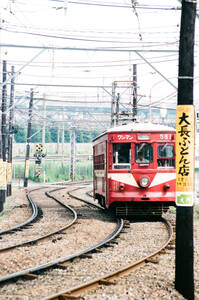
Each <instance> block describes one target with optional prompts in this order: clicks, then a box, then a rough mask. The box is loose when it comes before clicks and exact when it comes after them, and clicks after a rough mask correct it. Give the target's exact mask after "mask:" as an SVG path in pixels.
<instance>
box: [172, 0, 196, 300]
mask: <svg viewBox="0 0 199 300" xmlns="http://www.w3.org/2000/svg"><path fill="white" fill-rule="evenodd" d="M196 4H197V1H196V0H182V15H181V29H180V48H179V71H178V106H177V119H176V205H177V210H176V254H175V288H176V290H178V291H179V292H180V293H181V294H182V295H183V296H184V297H185V298H186V299H189V300H192V299H194V274H193V273H194V272H193V202H194V162H195V153H194V143H195V132H194V128H195V124H194V118H195V113H194V106H193V73H194V32H195V18H196Z"/></svg>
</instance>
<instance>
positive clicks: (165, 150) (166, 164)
mask: <svg viewBox="0 0 199 300" xmlns="http://www.w3.org/2000/svg"><path fill="white" fill-rule="evenodd" d="M174 166H175V160H174V146H173V145H169V144H165V145H159V146H158V167H159V168H174Z"/></svg>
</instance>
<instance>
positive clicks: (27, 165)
mask: <svg viewBox="0 0 199 300" xmlns="http://www.w3.org/2000/svg"><path fill="white" fill-rule="evenodd" d="M32 108H33V89H30V102H29V119H28V131H27V144H26V159H25V172H24V187H27V186H28V176H29V165H30V161H29V157H30V137H31V126H32Z"/></svg>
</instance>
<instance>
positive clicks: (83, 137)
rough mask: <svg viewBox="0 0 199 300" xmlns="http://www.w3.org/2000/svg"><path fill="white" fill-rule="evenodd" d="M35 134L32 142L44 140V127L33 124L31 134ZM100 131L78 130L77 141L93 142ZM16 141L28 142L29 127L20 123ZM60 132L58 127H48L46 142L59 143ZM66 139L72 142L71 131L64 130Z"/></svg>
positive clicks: (66, 141)
mask: <svg viewBox="0 0 199 300" xmlns="http://www.w3.org/2000/svg"><path fill="white" fill-rule="evenodd" d="M39 130H40V131H39ZM37 131H39V132H38V133H37V134H35V135H34V136H33V137H32V138H31V143H41V141H42V127H41V126H32V129H31V136H32V135H33V134H34V133H36V132H37ZM98 135H99V133H98V132H96V131H93V132H88V131H77V132H76V142H77V143H91V142H92V140H93V139H94V138H95V137H96V136H98ZM14 138H15V141H16V143H26V140H27V129H26V127H25V126H24V125H19V130H18V132H17V133H16V134H15V136H14ZM57 138H58V133H57V128H46V135H45V139H46V143H57ZM64 140H65V143H69V142H70V131H69V130H65V131H64Z"/></svg>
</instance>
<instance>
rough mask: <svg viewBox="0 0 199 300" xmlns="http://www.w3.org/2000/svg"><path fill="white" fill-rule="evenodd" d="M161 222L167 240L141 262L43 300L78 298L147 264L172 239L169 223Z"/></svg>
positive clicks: (166, 221)
mask: <svg viewBox="0 0 199 300" xmlns="http://www.w3.org/2000/svg"><path fill="white" fill-rule="evenodd" d="M161 220H162V222H164V224H165V225H166V227H167V230H168V233H169V237H168V240H167V241H166V242H165V243H164V245H163V246H161V247H160V248H159V249H158V250H156V251H155V252H153V253H152V254H150V255H148V256H146V257H144V258H142V259H141V260H138V261H137V262H136V263H133V264H130V265H128V266H126V267H124V268H121V269H119V270H117V271H115V272H112V273H109V274H108V275H105V276H102V277H99V278H96V279H94V280H91V281H88V282H86V283H84V284H80V285H78V286H75V287H72V288H69V289H66V290H63V291H61V292H59V293H56V294H53V295H50V296H47V297H45V298H43V300H51V299H61V297H62V296H63V299H64V297H66V299H70V298H69V297H70V296H71V299H72V297H79V296H81V295H82V294H83V293H84V292H85V291H88V290H90V289H94V288H97V287H99V286H100V285H102V284H111V283H114V282H113V281H115V280H116V279H117V278H118V277H121V276H123V275H128V274H130V273H131V272H133V271H135V270H137V269H138V268H140V267H142V266H144V265H145V264H146V263H147V262H150V259H151V258H153V257H154V256H156V255H157V254H159V253H160V252H161V251H162V250H163V249H164V248H166V247H167V246H168V244H169V243H170V242H171V239H172V237H173V229H172V226H171V224H170V222H169V221H168V220H166V219H164V218H161ZM67 297H68V298H67Z"/></svg>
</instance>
